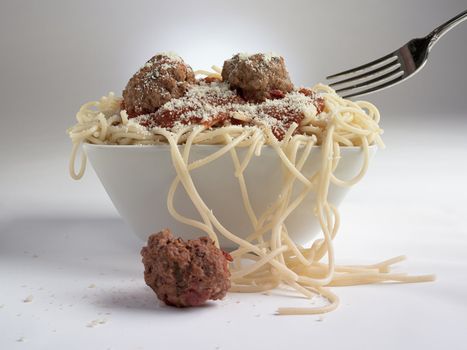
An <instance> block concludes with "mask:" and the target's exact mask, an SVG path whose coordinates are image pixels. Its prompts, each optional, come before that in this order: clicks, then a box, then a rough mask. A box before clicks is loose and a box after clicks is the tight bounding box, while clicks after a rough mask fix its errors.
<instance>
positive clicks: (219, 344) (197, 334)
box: [0, 123, 467, 350]
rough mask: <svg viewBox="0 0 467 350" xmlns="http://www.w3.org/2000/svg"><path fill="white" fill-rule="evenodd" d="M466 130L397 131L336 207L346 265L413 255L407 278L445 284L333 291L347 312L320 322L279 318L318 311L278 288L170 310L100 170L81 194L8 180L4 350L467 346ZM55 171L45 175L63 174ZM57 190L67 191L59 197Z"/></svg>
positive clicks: (2, 256) (1, 280) (58, 184)
mask: <svg viewBox="0 0 467 350" xmlns="http://www.w3.org/2000/svg"><path fill="white" fill-rule="evenodd" d="M464 127H465V123H464V124H462V127H461V129H460V131H459V132H458V133H454V134H453V133H452V132H451V133H444V134H443V135H444V136H443V137H440V135H438V132H437V130H436V127H433V128H431V129H427V130H426V132H425V133H420V134H418V135H419V136H418V137H416V136H413V135H411V133H410V132H409V131H407V132H403V131H398V132H397V133H394V132H393V133H392V134H390V133H389V132H388V133H387V134H388V135H387V137H386V142H387V144H388V149H387V150H385V151H381V152H380V153H378V154H377V156H376V158H375V160H374V162H373V164H372V165H371V169H370V171H369V173H368V174H367V177H366V178H365V179H364V180H363V182H362V183H361V184H359V185H358V186H357V187H356V188H355V189H353V191H352V193H350V194H349V196H348V198H347V200H346V201H345V203H343V204H342V205H341V207H340V210H341V214H342V220H343V222H342V229H341V231H340V233H339V237H338V238H337V239H336V241H335V243H336V254H337V259H338V262H341V263H373V262H377V261H379V260H384V259H387V258H390V257H393V256H397V255H400V254H406V255H407V256H408V258H409V259H408V261H407V262H404V263H402V264H399V265H398V267H397V271H408V272H411V273H435V274H436V275H437V278H438V279H437V281H436V282H434V283H423V284H391V285H370V286H358V287H345V288H335V289H334V291H335V292H336V293H337V294H338V295H339V297H340V299H341V305H340V307H339V308H338V310H336V311H335V312H332V313H330V314H326V315H323V316H277V315H275V310H276V309H277V307H279V306H297V305H304V306H305V305H310V301H308V300H305V299H303V298H296V297H293V296H291V295H287V293H285V292H284V291H280V290H278V291H274V292H273V293H271V295H263V294H234V293H230V294H228V296H227V297H226V298H225V299H224V300H223V301H220V302H210V303H209V304H208V305H207V306H205V307H199V308H192V309H183V310H180V309H175V308H171V307H167V306H162V305H160V304H159V303H158V301H157V299H156V297H155V295H154V294H153V292H152V291H151V290H150V289H149V288H148V287H147V286H145V284H144V280H143V266H142V264H141V260H140V256H139V250H140V248H141V246H142V245H143V242H140V241H139V240H138V239H137V238H135V237H134V236H133V235H132V234H131V233H130V231H129V229H128V228H127V226H126V225H125V224H124V223H123V222H122V221H121V220H120V219H119V218H118V217H117V216H116V215H115V212H114V211H113V209H112V208H111V206H110V202H109V200H108V199H107V198H106V196H105V195H104V193H103V192H102V190H100V189H98V188H99V187H98V182H97V179H96V178H95V175H94V174H93V172H92V171H91V170H90V171H89V172H88V173H87V175H86V176H87V178H86V179H85V181H83V182H82V183H79V184H74V183H73V184H72V183H71V182H69V180H68V179H66V177H65V175H64V174H65V173H64V172H62V173H61V174H59V175H57V176H56V177H54V176H55V175H51V176H52V179H49V180H48V182H47V181H46V182H45V183H42V185H41V186H37V179H38V178H41V177H40V175H41V172H45V170H43V169H42V168H41V167H36V168H34V167H31V171H30V172H29V173H28V175H21V174H24V173H23V172H13V171H12V170H10V172H8V169H7V171H6V172H3V174H2V175H1V176H3V177H2V181H3V183H4V184H5V181H6V183H8V181H10V182H11V184H13V183H14V181H13V180H14V179H16V180H18V178H17V177H18V176H23V177H24V178H22V179H21V181H20V182H21V184H22V185H21V186H22V187H21V188H23V191H21V190H20V189H19V187H17V188H16V189H15V188H13V187H12V186H13V185H12V186H4V187H3V188H2V191H3V195H4V197H3V198H4V199H6V200H8V202H6V201H3V203H0V204H1V205H2V206H3V208H6V210H3V211H2V214H1V216H0V220H1V221H0V330H1V331H0V349H67V350H70V349H169V348H171V349H186V348H190V349H252V348H254V349H284V348H292V347H295V348H299V347H300V348H304V347H305V346H306V347H307V348H321V349H323V348H326V349H333V348H336V349H337V348H339V349H391V350H392V349H440V348H452V349H461V348H465V343H466V342H467V302H466V295H467V279H466V278H465V276H466V272H467V229H466V225H465V220H464V217H465V215H466V214H467V212H466V203H467V186H466V185H465V180H464V179H466V178H467V165H466V161H465V160H466V159H467V157H466V156H467V147H466V146H467V142H466V141H465V140H466V138H465V137H464V135H463V133H462V132H461V131H462V128H463V131H464V133H465V132H466V131H467V128H464ZM454 129H456V128H454ZM391 135H392V136H391ZM433 143H436V144H437V146H433ZM402 145H404V146H402ZM443 145H444V146H443ZM64 161H66V159H65V158H64ZM52 163H53V162H52ZM52 163H50V164H52ZM43 164H46V165H47V164H48V165H50V164H49V163H47V161H43ZM53 164H55V165H54V166H48V167H47V173H49V174H52V173H54V172H55V171H57V173H58V172H59V169H61V168H60V167H62V166H66V164H64V163H63V164H62V163H60V162H56V163H53ZM18 166H21V165H18ZM34 169H36V170H34ZM31 172H32V173H31ZM32 177H34V180H33V179H32ZM64 179H66V180H64ZM28 181H29V182H28ZM44 181H45V180H44ZM65 182H66V186H65V185H64V183H65ZM16 183H18V181H17V182H16ZM34 184H36V186H34ZM62 185H63V186H64V187H62ZM18 186H19V185H18ZM24 188H27V189H28V190H25V189H24ZM51 189H59V191H55V192H54V191H52V192H53V193H54V194H53V198H51V197H50V196H47V193H49V194H50V193H52V192H51ZM91 189H92V190H91ZM70 196H71V197H72V199H73V201H71V200H70ZM67 198H68V201H67V200H66V199H67ZM86 198H87V200H88V203H87V204H86V201H85V199H86ZM72 202H73V203H74V204H73V203H72ZM73 205H74V206H73ZM71 207H72V208H73V210H71V209H70V210H67V208H71ZM102 207H104V208H107V209H105V210H103V209H102ZM98 208H101V209H98Z"/></svg>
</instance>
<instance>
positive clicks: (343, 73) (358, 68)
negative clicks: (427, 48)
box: [326, 52, 397, 79]
mask: <svg viewBox="0 0 467 350" xmlns="http://www.w3.org/2000/svg"><path fill="white" fill-rule="evenodd" d="M390 58H393V60H395V59H397V55H396V53H395V52H391V53H390V54H388V55H386V56H383V57H381V58H378V59H377V60H374V61H371V62H369V63H366V64H363V65H361V66H358V67H355V68H352V69H349V70H346V71H343V72H340V73H337V74H333V75H330V76H327V77H326V79H334V78H337V77H339V76H342V75H347V74H350V73H357V72H359V71H361V70H363V69H365V68H369V67H371V66H376V65H377V64H380V63H382V62H384V61H387V60H389V59H390Z"/></svg>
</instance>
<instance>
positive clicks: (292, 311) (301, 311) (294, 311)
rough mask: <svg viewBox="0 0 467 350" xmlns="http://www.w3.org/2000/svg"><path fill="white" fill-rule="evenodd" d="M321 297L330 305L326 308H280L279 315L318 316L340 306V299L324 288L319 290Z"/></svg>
mask: <svg viewBox="0 0 467 350" xmlns="http://www.w3.org/2000/svg"><path fill="white" fill-rule="evenodd" d="M317 291H318V292H319V294H320V295H322V296H324V297H325V298H326V299H327V300H329V301H330V303H329V304H328V305H326V306H322V307H317V308H306V307H280V308H279V309H277V314H278V315H317V314H324V313H327V312H331V311H333V310H335V309H336V308H337V306H338V305H339V298H338V297H337V295H335V294H334V293H332V292H330V291H328V290H325V289H324V288H317Z"/></svg>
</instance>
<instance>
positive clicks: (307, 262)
mask: <svg viewBox="0 0 467 350" xmlns="http://www.w3.org/2000/svg"><path fill="white" fill-rule="evenodd" d="M245 59H249V58H248V57H246V58H245ZM267 60H274V57H269V56H264V57H263V61H267ZM177 62H179V61H177ZM145 67H146V66H145ZM224 67H225V66H224ZM201 73H202V74H205V75H207V76H208V79H207V80H206V81H205V82H203V81H199V82H198V83H197V84H195V85H194V86H192V87H191V88H190V89H189V90H188V91H187V92H186V94H185V95H184V96H182V97H179V98H176V99H173V100H171V101H168V102H166V103H164V104H163V105H162V106H160V107H158V110H157V112H155V113H149V114H142V115H139V116H136V117H134V116H133V117H131V118H129V117H128V114H127V111H126V110H125V109H123V108H122V99H120V98H118V97H116V96H115V95H114V94H112V93H111V94H109V95H108V96H106V97H103V98H101V100H100V101H98V102H90V103H87V104H85V105H83V106H82V107H81V109H80V110H79V112H78V113H77V120H78V123H77V124H76V125H75V126H74V127H72V128H70V129H69V130H68V132H69V135H70V137H71V139H72V142H73V148H72V155H71V159H70V174H71V176H72V177H73V178H75V179H79V178H80V177H82V176H83V174H84V171H85V166H86V156H85V155H84V154H82V155H81V162H80V166H79V169H78V171H76V170H75V160H76V158H77V153H78V151H79V148H80V144H81V143H83V142H90V143H95V144H120V145H129V144H142V145H159V144H169V145H170V154H171V158H172V163H173V165H174V168H175V171H176V177H175V178H174V180H173V182H172V185H171V186H170V189H169V191H168V198H167V207H168V210H169V212H170V214H171V215H172V216H173V217H174V218H175V219H176V220H178V221H180V222H182V223H184V224H186V225H190V226H193V227H196V228H198V229H200V230H202V231H204V232H205V233H206V234H207V235H209V237H211V238H212V239H213V240H214V242H216V244H218V242H219V239H218V237H219V236H223V237H225V238H226V239H228V240H230V241H231V242H233V243H234V244H235V245H236V246H238V248H237V249H236V250H234V251H233V252H231V256H232V257H233V258H234V262H233V263H232V264H231V268H230V270H231V274H232V276H231V282H232V287H231V289H230V290H231V291H233V292H260V291H267V290H270V289H273V288H275V287H277V286H279V285H280V284H286V285H288V286H290V287H291V288H293V289H295V290H296V291H297V292H299V293H301V294H303V295H304V296H306V297H309V298H312V297H313V296H315V295H322V296H324V297H325V298H327V299H328V301H329V304H328V305H326V306H323V307H317V308H289V307H287V308H279V309H278V313H279V314H316V313H324V312H329V311H332V310H334V309H335V308H336V307H337V305H338V302H339V299H338V297H337V296H336V295H335V294H334V293H332V292H331V291H330V289H329V287H331V286H349V285H358V284H368V283H380V282H386V281H395V282H425V281H432V280H433V279H434V276H432V275H423V276H408V275H406V274H401V273H397V274H396V273H392V272H391V270H390V267H391V266H392V265H393V264H395V263H397V262H399V261H401V260H403V259H404V258H405V257H403V256H401V257H396V258H393V259H390V260H387V261H384V262H381V263H378V264H375V265H369V266H347V265H346V266H342V265H337V264H336V261H335V255H334V248H333V239H334V238H335V237H336V234H337V232H338V229H339V224H340V218H339V212H338V210H337V208H336V207H335V206H333V205H332V203H329V201H328V191H329V186H330V184H331V183H332V184H334V185H337V186H352V185H354V184H355V183H356V182H358V181H359V180H360V179H361V178H362V177H363V176H364V175H365V172H366V170H367V168H368V161H369V146H370V145H373V144H377V145H379V146H381V147H383V146H384V145H383V142H382V140H381V137H380V135H381V133H382V130H381V129H380V128H379V125H378V123H379V119H380V116H379V112H378V110H377V109H376V108H375V107H374V106H373V105H372V104H370V103H368V102H362V101H357V102H352V101H349V100H345V99H342V98H341V97H339V96H338V95H337V94H336V93H335V92H334V91H333V90H332V89H331V88H330V87H328V86H325V85H321V84H319V85H316V86H315V87H313V88H311V89H301V90H296V89H292V90H290V91H288V92H285V93H283V92H282V93H281V94H279V93H278V92H271V96H272V97H273V98H272V97H271V96H270V98H266V100H263V101H262V102H257V101H255V102H254V103H251V102H248V101H247V102H245V101H244V100H242V99H240V98H239V97H238V96H237V94H236V93H235V92H233V91H232V90H231V86H229V84H226V83H225V82H222V81H221V79H222V76H223V75H221V71H220V69H216V71H215V72H214V73H210V72H204V71H203V72H201ZM255 96H256V95H255ZM203 101H204V102H203ZM297 115H299V116H300V118H298V117H296V116H297ZM184 118H185V119H184ZM197 144H219V145H222V147H220V148H219V149H218V150H216V151H215V152H214V153H212V154H210V155H209V156H207V157H205V158H203V159H198V160H196V161H193V162H190V161H189V159H190V152H191V149H192V147H193V145H197ZM179 145H183V147H182V148H179V147H178V146H179ZM314 146H320V147H321V165H320V168H319V170H318V171H316V172H315V173H313V174H311V175H310V174H308V175H306V174H305V173H304V172H303V167H304V164H305V163H306V161H307V159H308V158H309V156H310V153H311V150H312V148H313V147H314ZM349 146H358V147H361V148H362V150H363V154H364V162H363V165H362V167H361V170H360V172H359V173H358V175H357V176H355V177H354V178H353V179H350V180H342V179H339V178H338V177H336V176H335V174H334V171H335V169H336V168H337V166H338V163H339V159H340V149H341V148H342V147H349ZM263 147H271V148H272V149H273V150H274V151H275V152H276V154H277V156H278V157H279V158H280V160H281V162H282V164H283V169H284V170H283V172H284V178H283V182H282V188H281V189H280V191H279V192H280V193H279V195H278V196H277V199H276V200H275V201H274V202H273V203H271V205H270V206H269V207H268V209H267V210H266V211H265V212H263V213H256V212H255V211H254V208H253V206H252V204H251V201H250V198H249V194H248V187H247V184H246V181H245V177H244V173H245V171H246V170H247V169H248V164H249V162H250V161H251V159H252V158H253V157H259V156H260V155H261V150H262V148H263ZM239 148H246V152H245V153H244V154H245V156H244V158H243V159H241V158H240V157H239V154H238V153H237V150H238V149H239ZM220 157H230V158H231V159H232V162H233V165H234V168H235V176H236V177H237V179H238V182H239V186H240V192H241V196H242V200H243V205H244V208H245V210H246V212H247V214H248V217H249V219H250V221H251V225H252V227H253V231H252V232H251V233H250V234H249V235H248V237H247V238H246V239H243V238H240V237H239V236H237V235H236V234H235V232H231V231H229V230H228V229H227V228H226V227H225V226H224V225H223V224H222V222H220V221H219V220H218V218H216V216H215V215H214V214H213V211H212V210H211V208H209V207H208V205H206V203H205V202H204V200H203V198H202V197H201V195H200V194H199V192H198V190H197V188H196V185H195V183H194V182H193V180H192V177H191V171H193V170H194V169H197V168H200V167H203V166H205V165H206V164H209V163H210V162H213V161H214V160H216V159H218V158H220ZM298 183H299V184H301V186H302V187H303V190H302V191H301V192H300V193H299V194H298V195H295V196H294V191H293V189H294V188H295V186H296V185H297V184H298ZM180 185H181V186H183V188H184V190H185V191H186V193H187V194H188V196H189V198H190V199H191V201H192V202H193V204H194V207H195V208H196V209H197V211H198V213H199V215H200V218H201V220H194V219H191V218H187V217H184V216H182V215H181V214H180V213H178V212H177V209H176V208H175V206H174V194H175V192H176V191H177V188H178V187H179V186H180ZM310 193H314V194H315V198H316V203H315V211H316V212H315V215H316V216H317V218H318V220H319V223H320V226H321V231H322V238H319V239H316V240H315V241H314V242H313V244H312V245H311V247H310V248H303V247H301V246H298V245H296V244H295V243H294V242H293V240H292V239H291V238H290V236H289V233H288V231H287V227H286V224H285V221H286V219H287V217H288V216H289V215H290V214H291V213H292V212H293V211H294V210H295V209H296V208H297V207H299V206H300V205H301V203H302V202H303V200H304V199H305V198H306V197H307V196H308V195H309V194H310ZM246 261H249V262H248V263H246Z"/></svg>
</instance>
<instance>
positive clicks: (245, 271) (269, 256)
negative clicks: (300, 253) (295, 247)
mask: <svg viewBox="0 0 467 350" xmlns="http://www.w3.org/2000/svg"><path fill="white" fill-rule="evenodd" d="M287 249H288V247H287V246H285V245H283V246H281V247H280V248H277V249H276V250H273V251H271V252H270V253H269V254H267V255H265V256H264V257H262V258H261V259H260V260H258V261H257V262H256V263H254V264H252V265H248V266H247V267H245V268H243V269H242V270H241V271H235V272H233V273H232V277H231V278H232V279H233V280H235V279H236V278H239V277H243V276H246V275H248V274H250V273H252V272H255V271H256V270H258V269H259V268H260V267H262V266H263V265H265V264H267V263H269V262H270V261H271V260H272V259H274V258H275V257H276V256H277V255H279V254H280V253H282V252H285V251H286V250H287Z"/></svg>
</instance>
